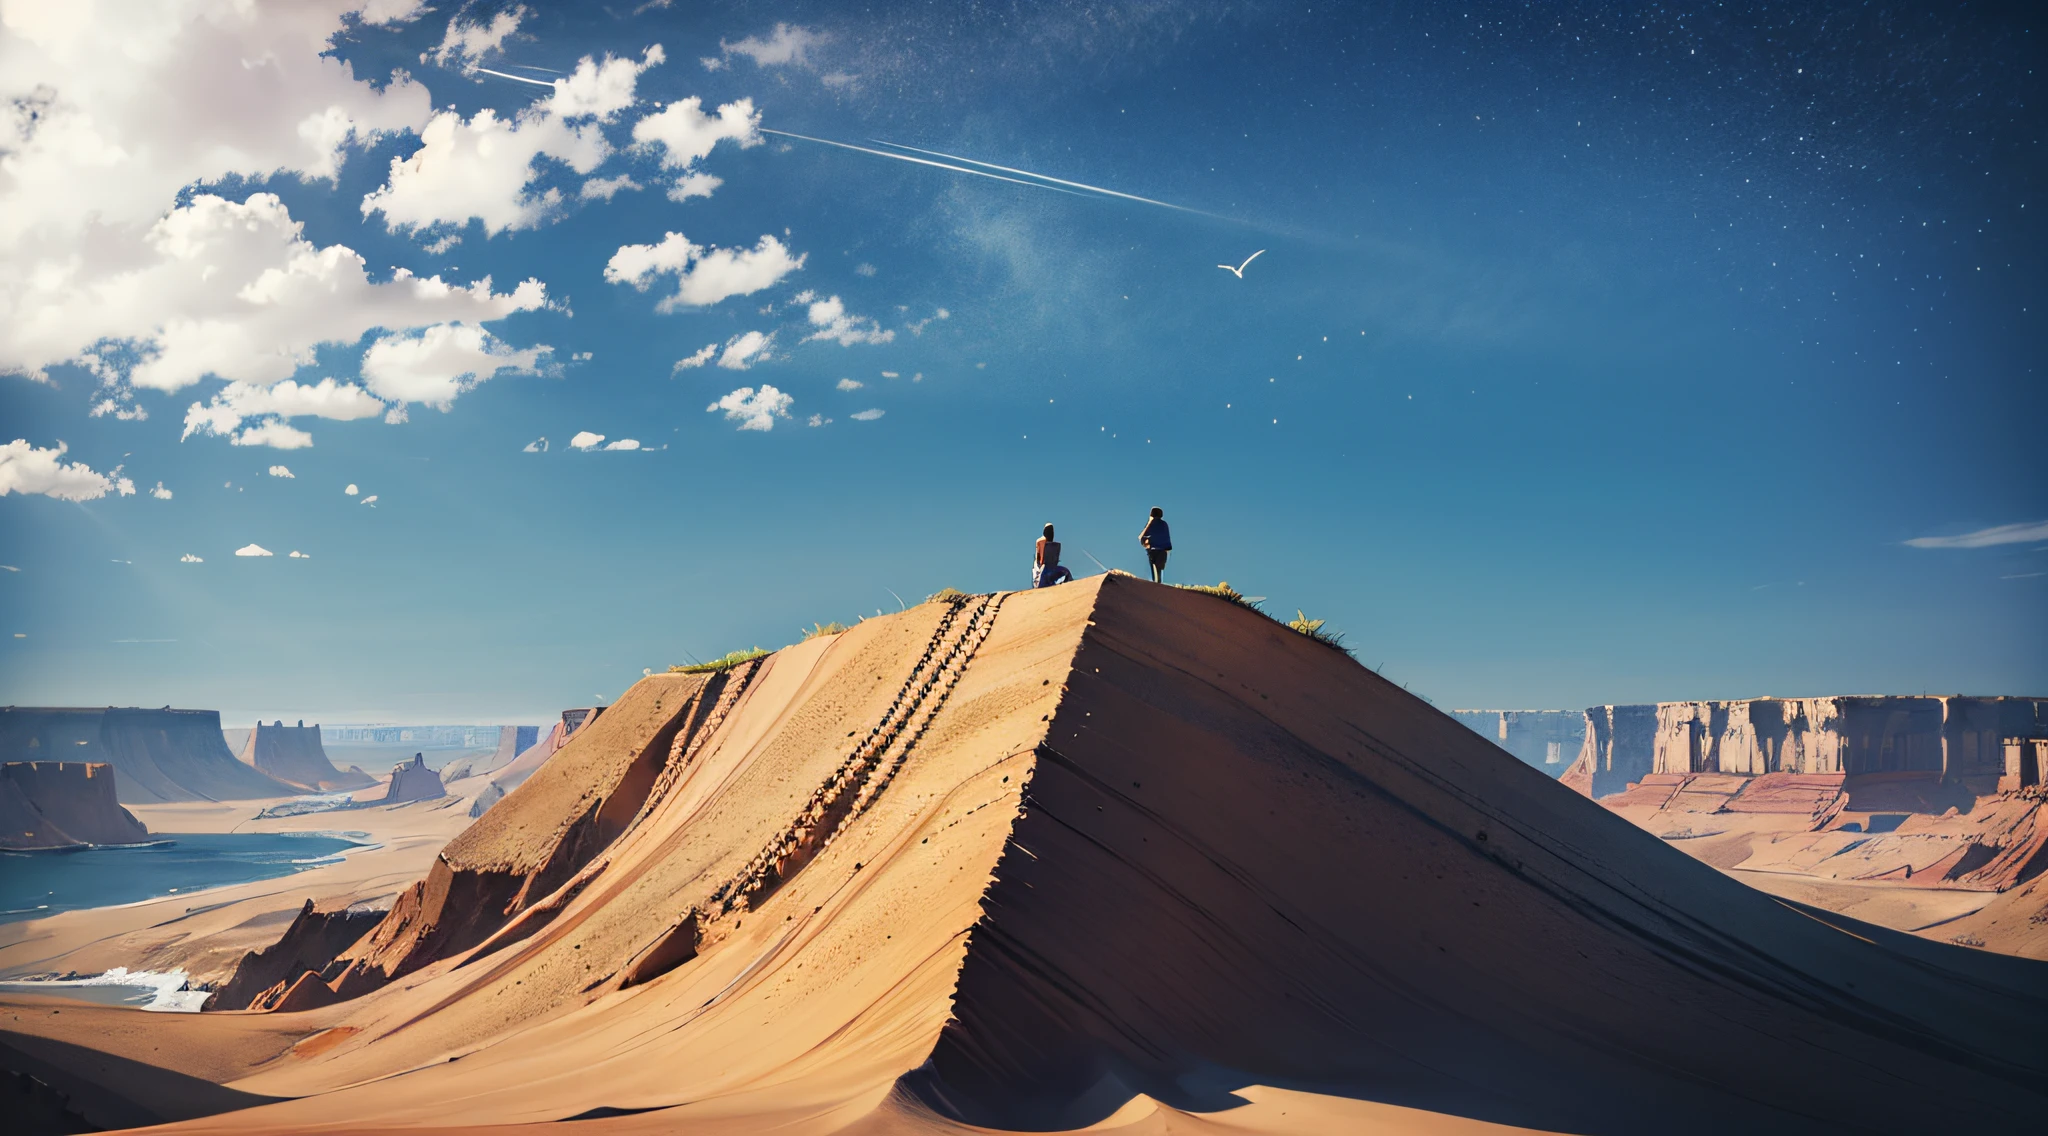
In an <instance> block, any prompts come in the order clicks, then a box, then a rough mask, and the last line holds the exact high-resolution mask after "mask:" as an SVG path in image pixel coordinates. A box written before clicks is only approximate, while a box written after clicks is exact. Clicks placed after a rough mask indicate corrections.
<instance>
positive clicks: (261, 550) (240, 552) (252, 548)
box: [235, 541, 277, 556]
mask: <svg viewBox="0 0 2048 1136" xmlns="http://www.w3.org/2000/svg"><path fill="white" fill-rule="evenodd" d="M235 555H236V556H275V555H277V554H276V553H274V552H272V551H270V550H269V549H267V548H265V547H263V546H262V545H260V544H257V543H255V542H254V541H251V542H250V543H248V544H245V545H243V546H242V547H240V548H238V549H236V550H235Z"/></svg>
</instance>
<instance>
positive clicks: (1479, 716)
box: [1451, 710, 1586, 777]
mask: <svg viewBox="0 0 2048 1136" xmlns="http://www.w3.org/2000/svg"><path fill="white" fill-rule="evenodd" d="M1451 717H1453V718H1456V719H1457V720H1458V721H1460V722H1463V723H1464V724H1465V725H1467V726H1469V727H1471V729H1472V730H1473V732H1475V733H1477V734H1478V735H1479V736H1480V737H1483V738H1486V739H1487V740H1489V741H1491V742H1493V743H1494V744H1495V745H1498V746H1499V747H1500V748H1502V749H1504V750H1506V751H1508V752H1509V753H1511V754H1514V755H1515V756H1516V757H1518V758H1521V759H1522V763H1523V764H1524V765H1532V766H1535V767H1536V768H1537V769H1541V770H1542V771H1543V772H1545V773H1548V774H1549V775H1551V776H1552V777H1559V776H1562V775H1563V774H1564V772H1565V770H1566V769H1568V768H1570V766H1571V764H1572V762H1573V760H1575V759H1576V758H1577V757H1578V756H1579V751H1580V750H1581V749H1583V748H1584V747H1585V744H1586V715H1585V712H1584V711H1581V710H1453V711H1451Z"/></svg>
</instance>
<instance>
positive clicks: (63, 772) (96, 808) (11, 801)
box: [0, 761, 149, 851]
mask: <svg viewBox="0 0 2048 1136" xmlns="http://www.w3.org/2000/svg"><path fill="white" fill-rule="evenodd" d="M148 839H149V829H147V828H145V827H143V825H142V822H141V821H139V820H136V819H135V815H134V814H133V813H130V812H129V811H128V810H127V809H124V808H122V807H121V806H120V804H119V802H118V801H117V800H116V795H115V791H114V767H113V766H111V765H104V764H100V763H97V762H93V763H88V762H83V761H64V762H57V761H36V762H29V761H10V762H7V763H5V764H0V848H4V849H7V850H9V851H29V850H33V849H45V848H76V847H79V846H80V845H86V844H139V843H141V842H142V841H145V840H148Z"/></svg>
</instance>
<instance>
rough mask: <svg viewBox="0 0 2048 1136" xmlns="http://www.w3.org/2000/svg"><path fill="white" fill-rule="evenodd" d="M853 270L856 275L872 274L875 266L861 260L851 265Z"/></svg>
mask: <svg viewBox="0 0 2048 1136" xmlns="http://www.w3.org/2000/svg"><path fill="white" fill-rule="evenodd" d="M853 272H854V275H856V276H873V275H874V274H875V266H874V265H872V264H869V263H867V262H865V261H863V262H861V263H859V264H856V265H854V266H853Z"/></svg>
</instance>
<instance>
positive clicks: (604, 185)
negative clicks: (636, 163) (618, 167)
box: [577, 174, 640, 201]
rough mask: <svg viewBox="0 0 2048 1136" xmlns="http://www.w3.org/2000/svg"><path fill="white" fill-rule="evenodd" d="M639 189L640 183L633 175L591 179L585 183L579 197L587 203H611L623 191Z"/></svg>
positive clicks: (578, 193) (578, 192)
mask: <svg viewBox="0 0 2048 1136" xmlns="http://www.w3.org/2000/svg"><path fill="white" fill-rule="evenodd" d="M639 188H640V183H639V182H637V181H634V180H633V178H632V176H631V175H629V174H620V175H619V176H617V177H608V178H591V179H590V180H589V181H586V182H584V183H583V188H582V189H581V190H578V191H577V195H578V196H579V197H581V198H583V200H585V201H595V200H599V199H602V200H605V201H610V200H611V199H612V197H613V196H614V195H615V194H617V193H618V192H619V191H620V190H622V189H639Z"/></svg>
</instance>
